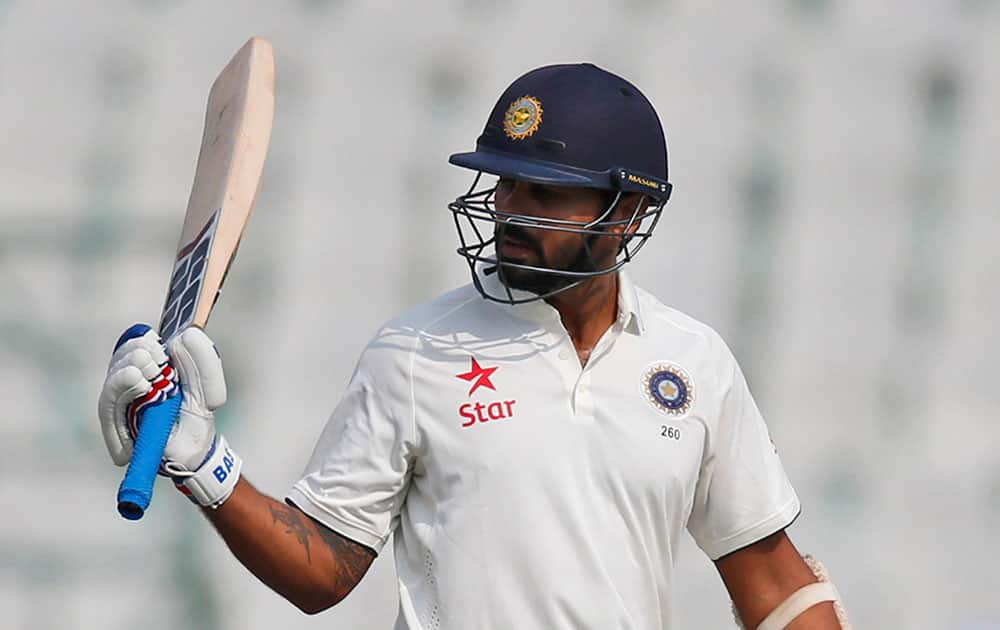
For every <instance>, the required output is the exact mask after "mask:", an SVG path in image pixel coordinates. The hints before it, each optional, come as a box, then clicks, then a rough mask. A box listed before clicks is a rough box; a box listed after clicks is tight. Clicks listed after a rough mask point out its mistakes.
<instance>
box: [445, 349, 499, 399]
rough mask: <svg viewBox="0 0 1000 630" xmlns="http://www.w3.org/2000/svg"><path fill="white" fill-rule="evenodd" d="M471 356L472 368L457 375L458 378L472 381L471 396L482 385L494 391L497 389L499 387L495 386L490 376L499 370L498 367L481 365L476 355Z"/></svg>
mask: <svg viewBox="0 0 1000 630" xmlns="http://www.w3.org/2000/svg"><path fill="white" fill-rule="evenodd" d="M471 358H472V369H471V370H469V371H468V372H466V373H465V374H456V375H455V376H457V377H458V378H460V379H462V380H463V381H469V382H472V387H471V388H469V396H471V395H472V393H473V392H474V391H476V390H477V389H479V387H480V386H482V387H489V388H490V389H492V390H493V391H496V389H497V388H496V387H493V383H492V382H491V381H490V377H491V376H493V373H494V372H496V371H497V368H495V367H490V368H484V367H481V366H480V365H479V362H478V361H476V357H471Z"/></svg>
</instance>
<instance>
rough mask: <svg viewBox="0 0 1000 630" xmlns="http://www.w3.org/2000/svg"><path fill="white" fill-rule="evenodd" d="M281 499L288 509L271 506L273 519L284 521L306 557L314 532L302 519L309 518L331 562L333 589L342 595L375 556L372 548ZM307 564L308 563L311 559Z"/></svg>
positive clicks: (362, 573) (352, 585)
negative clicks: (327, 551)
mask: <svg viewBox="0 0 1000 630" xmlns="http://www.w3.org/2000/svg"><path fill="white" fill-rule="evenodd" d="M285 502H286V503H287V504H288V505H289V508H290V509H286V510H281V509H278V508H276V507H274V506H272V507H271V514H272V515H273V516H274V522H275V523H277V522H279V521H280V522H281V523H282V524H284V525H285V526H286V527H287V528H288V530H287V533H290V534H294V535H295V536H296V537H297V538H298V539H299V542H300V543H302V546H304V547H305V548H306V557H309V549H310V547H309V544H310V541H309V539H310V537H311V536H312V535H313V534H314V533H315V532H313V531H312V530H311V529H309V527H308V525H307V523H306V521H305V519H306V518H309V520H312V521H313V525H314V526H315V527H316V532H318V533H319V537H320V538H321V539H322V540H323V542H324V543H326V546H327V548H328V549H329V550H330V554H331V555H332V556H333V558H334V561H335V562H334V567H335V569H334V575H333V576H332V577H333V579H334V589H335V592H337V593H339V594H340V597H345V596H346V595H347V594H348V593H349V592H351V589H353V588H354V586H355V585H356V584H357V583H358V582H359V581H360V580H361V578H362V577H364V575H365V573H366V572H367V571H368V567H369V566H371V563H372V560H374V559H375V556H376V553H375V550H374V549H371V548H370V547H366V546H365V545H362V544H361V543H358V542H355V541H353V540H351V539H350V538H347V537H345V536H342V535H340V534H338V533H337V532H335V531H333V530H332V529H329V528H328V527H326V526H325V525H323V524H322V523H320V522H318V521H315V520H313V519H312V518H310V517H309V516H308V515H307V514H305V513H303V512H302V511H300V510H299V508H298V506H296V505H295V504H294V503H292V502H291V501H290V500H288V499H286V500H285ZM310 564H312V561H311V560H310Z"/></svg>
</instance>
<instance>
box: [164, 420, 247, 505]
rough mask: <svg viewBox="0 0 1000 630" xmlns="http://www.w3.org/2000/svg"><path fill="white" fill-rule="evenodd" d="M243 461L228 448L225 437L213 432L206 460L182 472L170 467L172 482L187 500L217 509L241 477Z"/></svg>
mask: <svg viewBox="0 0 1000 630" xmlns="http://www.w3.org/2000/svg"><path fill="white" fill-rule="evenodd" d="M242 469H243V460H242V459H240V456H239V455H237V454H236V453H234V452H233V451H232V449H230V448H229V444H228V443H227V442H226V438H225V437H223V436H222V435H216V436H215V440H213V442H212V448H211V450H209V452H208V455H206V456H205V461H204V462H203V463H202V464H201V466H199V467H198V470H196V471H194V472H188V473H183V472H181V471H177V470H171V471H170V474H171V475H172V476H173V477H174V485H175V486H176V487H177V489H178V490H179V491H180V492H181V494H183V495H185V496H186V497H187V498H188V499H190V500H191V501H192V502H193V503H197V504H198V505H200V506H202V507H210V508H212V509H213V510H214V509H218V507H219V506H220V505H222V504H223V503H224V502H225V501H226V499H228V498H229V495H231V494H232V493H233V488H235V487H236V482H237V481H239V479H240V471H241V470H242Z"/></svg>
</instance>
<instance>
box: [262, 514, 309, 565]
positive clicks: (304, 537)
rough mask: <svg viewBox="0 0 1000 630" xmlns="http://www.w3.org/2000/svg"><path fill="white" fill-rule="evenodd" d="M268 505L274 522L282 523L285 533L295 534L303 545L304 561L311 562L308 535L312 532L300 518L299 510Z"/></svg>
mask: <svg viewBox="0 0 1000 630" xmlns="http://www.w3.org/2000/svg"><path fill="white" fill-rule="evenodd" d="M268 507H269V508H270V510H271V518H273V519H274V522H275V523H281V524H282V525H284V526H285V528H286V529H285V533H286V534H291V535H293V536H295V538H297V539H298V541H299V544H300V545H302V546H303V547H305V549H306V561H308V562H309V564H312V555H311V553H310V551H309V537H310V536H312V532H311V531H309V527H308V526H307V525H306V523H305V521H303V520H302V516H301V512H299V511H298V510H297V509H289V508H285V507H284V506H275V505H269V506H268Z"/></svg>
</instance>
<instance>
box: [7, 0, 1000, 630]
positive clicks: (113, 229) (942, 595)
mask: <svg viewBox="0 0 1000 630" xmlns="http://www.w3.org/2000/svg"><path fill="white" fill-rule="evenodd" d="M254 34H259V35H263V36H265V37H268V38H269V39H271V40H272V41H273V43H274V46H275V50H276V54H277V75H278V85H277V114H276V120H275V127H274V133H273V139H272V146H271V151H270V154H269V158H268V163H267V165H266V167H265V178H264V183H263V187H262V191H261V195H260V197H259V199H258V204H257V209H256V212H255V215H254V219H253V221H252V222H251V224H250V226H249V229H248V231H247V234H246V236H245V238H244V241H243V245H242V246H241V251H240V256H239V260H238V262H237V263H236V265H235V266H234V267H233V272H232V273H231V274H230V277H229V280H228V284H227V287H226V291H225V296H224V298H223V299H222V300H220V302H219V306H218V308H217V310H216V312H215V314H214V315H213V320H212V322H211V324H210V326H209V332H210V333H211V335H212V336H213V337H214V338H215V339H216V341H217V343H218V345H219V347H220V349H221V350H222V352H223V356H224V359H225V365H226V372H227V377H228V381H229V384H230V401H231V402H230V403H229V404H228V405H227V407H226V408H225V409H224V411H223V412H222V413H221V414H220V415H221V418H220V422H221V424H222V427H223V430H224V431H225V432H226V433H227V435H228V436H229V438H230V442H231V443H232V444H233V445H234V446H235V447H236V448H237V449H238V450H239V451H240V452H241V454H242V455H243V457H244V458H245V460H246V467H245V471H246V474H247V476H248V477H249V478H251V479H252V480H253V481H254V482H255V483H256V484H257V485H258V486H259V487H260V488H261V489H263V490H264V491H266V492H269V493H270V494H272V495H276V496H279V497H280V496H283V493H284V492H285V491H286V490H287V489H288V488H289V487H290V485H291V484H292V483H293V482H294V480H295V479H297V476H298V474H299V473H300V471H301V469H302V467H303V465H304V463H305V459H306V457H307V456H308V454H309V453H310V452H311V449H312V446H313V443H314V440H315V438H316V437H317V436H318V434H319V431H320V429H321V427H322V425H323V424H324V422H325V420H326V417H327V414H328V413H329V412H330V410H331V409H332V408H333V405H334V404H335V403H336V402H337V400H338V398H339V395H340V392H341V391H342V389H343V387H344V385H345V384H346V382H347V379H348V377H349V375H350V373H351V371H352V369H353V365H354V361H355V359H356V357H357V355H358V353H359V351H360V350H361V348H362V347H363V345H364V344H365V342H366V340H367V339H368V337H369V336H370V335H371V334H372V333H373V332H374V331H375V330H376V328H377V327H378V325H379V324H380V323H381V322H383V321H384V320H386V319H388V318H389V317H391V316H392V315H394V314H395V313H396V312H397V311H399V310H401V309H403V308H405V307H406V306H408V305H412V304H414V303H417V302H419V301H423V300H426V299H429V298H431V297H433V296H434V295H436V294H438V293H440V292H442V291H444V290H446V289H449V288H451V287H453V286H456V285H459V284H464V283H465V282H467V280H468V279H467V269H466V267H465V264H464V262H462V261H461V260H460V259H459V258H458V257H457V256H456V255H455V253H454V248H455V246H456V239H455V235H454V228H453V225H452V223H451V217H450V213H448V211H447V210H446V207H445V205H446V203H447V202H448V201H450V200H451V199H452V198H453V197H455V196H456V195H457V194H459V193H460V192H463V191H464V189H465V187H466V186H467V185H468V183H469V181H470V180H469V174H468V173H467V172H464V171H461V170H460V169H457V168H455V167H451V166H448V165H447V163H446V161H447V156H448V155H449V153H451V152H455V151H460V150H468V149H471V148H472V147H473V145H474V141H475V138H476V137H477V135H478V134H479V133H480V131H481V127H482V124H483V122H484V121H485V119H486V116H487V114H488V113H489V111H490V108H491V107H492V106H493V104H494V101H495V99H496V98H497V96H498V95H499V94H500V92H501V91H502V90H503V88H505V87H506V85H507V84H508V83H509V82H510V81H511V80H513V79H514V78H515V77H516V76H518V75H520V74H521V73H522V72H524V71H526V70H528V69H530V68H533V67H536V66H539V65H544V64H548V63H556V62H569V61H583V60H588V61H593V62H595V63H597V64H598V65H602V66H604V67H606V68H608V69H610V70H612V71H615V72H617V73H619V74H622V75H623V76H625V77H627V78H629V79H630V80H632V81H633V82H634V83H636V84H637V85H638V86H639V87H640V88H641V89H642V90H643V91H644V92H645V93H646V94H647V96H649V98H650V99H651V100H652V102H653V103H654V105H655V106H656V108H657V109H658V111H659V113H660V116H661V118H662V120H663V124H664V126H665V128H666V132H667V139H668V143H669V146H670V165H671V168H670V172H671V179H672V181H673V182H674V184H675V194H674V197H673V199H672V200H671V201H670V203H669V204H668V206H667V211H666V214H665V218H664V220H663V221H661V223H660V225H659V227H658V230H657V232H658V233H657V235H656V236H655V237H654V238H653V240H652V241H651V242H650V244H649V246H648V247H647V248H646V249H645V250H644V252H643V253H642V254H641V255H640V256H639V257H638V258H637V260H636V261H635V263H634V264H633V265H632V268H631V270H632V275H633V278H635V279H636V280H637V282H638V283H640V284H641V285H643V286H645V287H646V288H647V289H649V290H651V291H652V292H653V293H654V294H656V295H657V296H659V297H660V298H661V299H662V300H663V301H665V302H667V303H668V304H671V305H673V306H674V307H676V308H678V309H680V310H682V311H685V312H687V313H689V314H691V315H693V316H695V317H697V318H699V319H701V320H703V321H705V322H707V323H709V324H710V325H712V326H714V327H715V328H717V329H718V330H719V331H720V332H721V333H722V334H723V336H724V337H725V338H726V339H727V340H729V341H730V343H731V345H732V346H733V347H734V350H735V351H736V354H737V356H738V357H739V358H740V360H741V361H742V363H743V365H744V367H745V370H746V371H747V374H748V378H749V380H750V383H751V387H752V389H753V390H754V392H755V393H756V396H757V398H758V402H759V404H760V407H761V408H762V410H763V411H764V414H765V416H766V417H767V418H768V422H769V424H770V427H771V430H772V434H773V436H774V439H775V441H776V443H777V444H778V447H779V449H780V451H781V454H782V459H783V461H784V463H785V466H786V468H787V470H788V473H789V475H790V477H791V479H792V481H793V483H794V484H795V486H796V489H797V490H798V492H799V494H800V496H801V498H802V502H803V505H804V511H803V514H802V516H801V518H800V519H799V520H798V521H797V522H796V523H795V524H794V525H793V526H792V528H791V529H790V535H791V536H792V539H793V540H794V541H795V542H796V543H797V544H798V546H799V547H800V548H801V549H803V550H805V551H810V552H812V553H814V554H815V555H817V556H819V557H820V558H821V559H823V560H825V561H826V563H827V565H828V566H829V569H830V571H831V573H832V574H833V575H834V577H835V579H836V581H837V583H838V585H839V587H840V590H841V592H842V594H843V596H844V597H845V600H846V603H847V608H848V611H849V612H850V613H851V615H852V617H853V618H854V621H855V625H856V627H858V628H902V629H908V630H909V629H913V630H924V629H938V628H948V629H961V630H974V629H975V630H985V629H987V628H991V629H995V628H1000V598H998V597H997V596H996V594H995V590H996V586H997V583H998V582H997V579H996V567H997V566H998V564H1000V544H998V543H997V542H996V539H995V537H994V535H993V534H994V533H995V532H996V531H998V529H1000V459H998V457H997V455H996V450H997V445H998V444H1000V387H998V386H997V385H996V381H997V379H998V378H1000V369H998V368H1000V364H998V363H1000V362H998V359H997V356H998V352H1000V332H998V331H997V328H996V323H997V321H998V318H1000V248H998V243H1000V229H998V223H1000V201H998V198H997V170H998V167H1000V125H998V124H997V123H996V121H995V116H996V115H997V112H1000V68H998V62H997V60H998V59H1000V3H998V2H997V1H996V0H947V1H946V0H922V1H915V2H903V1H901V0H889V1H886V2H870V1H866V0H770V1H768V2H757V3H724V2H711V1H696V0H668V1H663V2H657V1H655V0H606V1H603V2H600V1H597V0H576V1H573V2H570V1H563V2H548V1H542V0H539V1H536V2H528V1H526V0H435V1H431V2H421V3H416V2H413V3H404V2H396V3H389V2H362V1H361V0H325V1H324V0H297V1H288V2H263V1H258V2H235V1H233V0H226V1H216V2H194V1H193V0H133V1H124V0H117V1H107V2H95V1H94V0H90V1H89V2H54V1H52V0H38V1H35V2H29V1H13V0H7V1H0V134H2V136H0V137H2V138H3V148H2V150H0V402H2V407H0V408H2V410H3V411H2V416H0V627H2V628H16V629H21V628H24V629H31V630H48V629H64V628H111V629H118V628H121V629H133V628H136V627H142V628H143V629H144V630H159V629H175V628H192V629H205V630H209V629H220V630H221V629H240V630H242V629H247V628H282V629H283V630H294V629H298V628H302V629H305V628H351V629H359V630H368V629H371V630H379V629H388V628H390V627H391V625H392V621H393V619H394V618H395V614H396V594H395V590H394V572H393V566H392V558H391V551H390V549H391V546H390V547H387V549H386V553H384V554H383V556H382V557H380V558H379V559H378V561H377V562H376V564H375V567H374V568H373V570H372V571H371V572H370V573H369V575H368V577H366V579H365V580H364V582H363V583H362V585H361V586H360V587H359V588H358V589H357V590H356V591H355V592H354V593H353V594H352V595H351V596H350V597H349V598H348V600H347V601H346V602H344V603H343V604H342V605H340V606H339V607H337V608H335V609H333V610H332V611H329V612H327V613H324V614H323V615H322V616H321V617H317V618H310V617H307V616H305V615H303V614H301V613H299V612H298V611H297V610H296V609H294V608H293V607H292V606H291V605H289V604H287V603H286V602H285V601H284V600H282V599H281V598H280V597H278V596H277V595H274V594H273V593H271V592H270V591H269V590H268V589H267V588H266V587H264V586H262V585H261V584H260V583H258V582H257V581H256V580H255V579H254V578H253V577H252V576H251V575H250V574H249V573H247V572H246V571H245V570H244V569H243V568H242V567H241V566H240V565H238V563H237V562H236V561H235V560H233V559H232V558H231V557H230V556H229V554H228V552H227V550H226V548H225V546H224V545H223V543H222V542H221V541H220V540H219V539H218V538H217V537H216V536H215V534H214V533H213V532H212V530H211V528H210V527H209V525H208V524H207V523H206V522H204V520H203V519H202V518H201V516H200V515H199V514H198V513H197V512H196V511H195V510H193V509H192V508H191V506H190V505H189V504H188V503H187V502H186V501H185V500H184V499H183V498H181V497H180V496H179V495H176V493H174V492H173V491H172V490H171V489H170V488H169V486H168V485H167V484H165V483H162V482H161V485H159V486H158V487H159V490H158V493H157V497H156V500H155V501H154V505H153V508H152V510H151V512H150V513H149V515H148V517H147V518H146V519H145V520H144V521H142V522H140V523H138V524H135V523H127V522H124V521H123V520H122V519H121V518H119V517H118V515H117V513H116V511H115V507H114V494H115V490H116V488H117V484H118V482H119V480H120V478H121V471H120V470H119V469H117V468H115V467H113V466H112V465H111V464H110V463H109V460H108V458H107V455H106V453H105V449H104V445H103V442H102V440H101V437H100V432H99V430H98V426H97V420H96V417H95V416H96V412H95V407H96V399H97V394H98V391H99V387H100V384H101V381H102V379H103V376H104V370H105V367H106V361H107V357H108V355H109V352H110V350H111V346H112V344H113V343H114V340H115V338H116V337H117V335H118V334H119V333H120V332H121V331H122V330H123V329H124V328H125V327H126V326H128V325H130V324H132V323H134V322H137V321H150V320H155V318H156V317H157V315H158V312H159V307H160V305H161V303H162V299H163V295H164V291H165V287H166V282H167V276H168V270H169V267H170V264H171V262H170V261H171V257H172V253H173V248H174V244H175V241H176V239H177V235H178V233H179V231H180V221H181V217H182V214H183V211H184V207H185V205H186V202H187V194H188V191H189V187H190V183H191V178H192V175H193V172H194V165H195V158H196V155H197V150H198V146H199V143H200V136H201V127H202V116H203V113H204V105H205V97H206V95H207V92H208V88H209V86H210V84H211V82H212V80H213V78H214V77H215V75H216V74H217V73H218V71H219V70H220V69H221V68H222V66H223V65H224V64H225V62H226V60H228V58H229V57H230V55H231V54H232V53H233V52H234V51H235V50H236V49H237V48H238V47H239V46H240V45H241V44H242V43H243V41H244V40H246V39H247V38H248V37H249V36H250V35H254ZM608 544H616V543H615V541H608ZM679 563H680V565H681V570H680V572H679V575H681V576H683V578H682V579H683V581H682V582H681V583H680V584H678V587H677V588H678V589H679V592H680V593H681V594H682V598H681V599H680V601H682V602H684V608H683V610H680V611H678V618H679V619H680V620H681V622H682V627H685V628H720V629H721V628H729V627H731V621H730V619H731V618H730V616H729V612H728V600H727V598H726V597H725V592H724V590H723V588H722V585H721V582H720V581H719V579H718V577H717V576H716V574H715V572H714V568H713V567H712V565H711V563H710V562H709V561H708V560H707V559H706V558H705V557H704V556H702V555H701V553H700V552H699V551H698V550H697V548H696V547H695V546H694V545H693V543H691V542H690V541H685V543H684V546H683V550H682V554H681V557H680V560H679ZM469 587H470V588H476V587H477V586H476V585H474V584H470V585H469Z"/></svg>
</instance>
